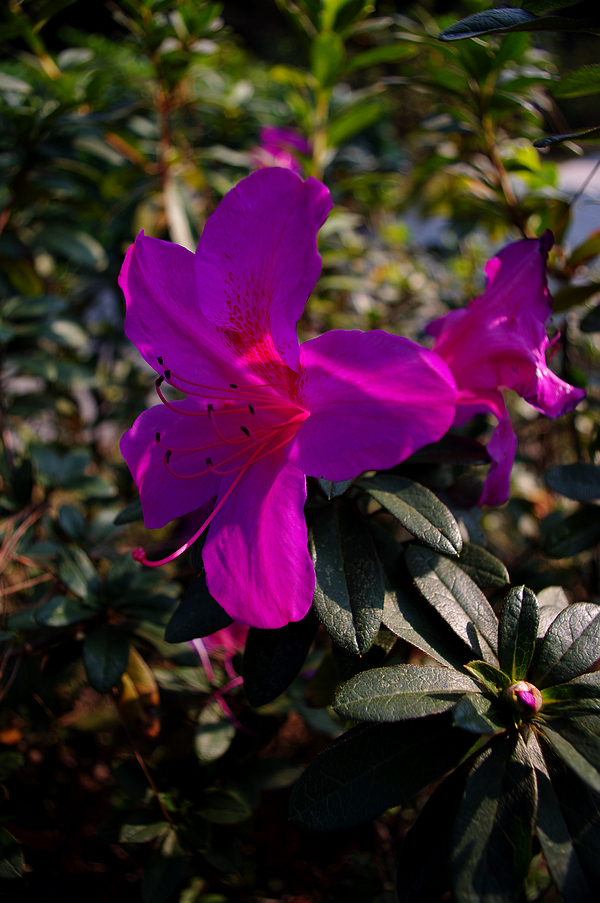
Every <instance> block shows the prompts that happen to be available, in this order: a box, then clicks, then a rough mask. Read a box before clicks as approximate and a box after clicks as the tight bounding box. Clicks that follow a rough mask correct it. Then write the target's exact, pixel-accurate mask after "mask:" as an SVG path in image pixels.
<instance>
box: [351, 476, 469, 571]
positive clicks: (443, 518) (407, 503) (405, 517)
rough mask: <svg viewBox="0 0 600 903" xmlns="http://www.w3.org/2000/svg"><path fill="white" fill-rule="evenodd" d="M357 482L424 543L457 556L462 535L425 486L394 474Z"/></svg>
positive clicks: (445, 509)
mask: <svg viewBox="0 0 600 903" xmlns="http://www.w3.org/2000/svg"><path fill="white" fill-rule="evenodd" d="M358 485H359V486H360V487H361V488H362V489H366V491H367V492H368V493H369V495H370V496H371V497H372V498H374V499H375V501H377V502H379V504H380V505H382V507H384V508H385V509H386V510H387V511H389V512H390V514H393V515H394V517H395V518H397V519H398V520H399V521H400V523H401V524H402V526H404V527H405V528H406V529H407V530H408V532H409V533H412V535H413V536H414V537H415V538H416V539H419V540H420V541H421V542H423V543H425V545H427V546H429V547H430V548H432V549H435V550H436V551H438V552H442V553H443V554H447V555H458V554H459V552H460V550H461V549H462V537H461V535H460V530H459V527H458V524H457V523H456V521H455V519H454V517H453V516H452V514H451V513H450V511H449V510H448V509H447V508H446V506H445V505H443V504H442V502H440V500H439V499H438V497H437V496H436V495H434V494H433V492H431V491H430V490H429V489H426V488H425V486H421V485H420V484H419V483H415V482H414V481H413V480H407V479H406V478H404V477H399V476H395V475H394V474H376V475H375V476H374V477H370V478H369V479H366V480H360V482H359V483H358Z"/></svg>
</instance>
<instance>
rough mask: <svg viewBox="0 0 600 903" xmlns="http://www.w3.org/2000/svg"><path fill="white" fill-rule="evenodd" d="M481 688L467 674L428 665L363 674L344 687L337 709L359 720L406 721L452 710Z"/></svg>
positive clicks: (335, 706) (334, 705) (379, 669)
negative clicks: (459, 701) (469, 694)
mask: <svg viewBox="0 0 600 903" xmlns="http://www.w3.org/2000/svg"><path fill="white" fill-rule="evenodd" d="M478 689H479V688H478V685H477V684H476V683H475V681H474V680H472V679H471V678H470V677H468V676H467V675H466V674H460V673H459V672H458V671H451V670H449V669H448V668H437V667H434V666H426V665H423V666H421V665H391V666H389V667H387V668H375V669H373V670H372V671H363V673H362V674H357V675H356V677H353V678H352V679H351V680H349V681H347V682H346V683H345V684H342V686H341V687H340V689H339V690H338V692H337V694H336V697H335V699H334V701H333V708H334V709H335V711H336V712H337V713H338V715H342V716H343V717H344V718H352V719H354V720H356V721H404V720H406V719H409V718H421V717H422V716H423V715H435V714H437V713H439V712H445V711H446V710H447V709H451V708H452V707H453V706H454V705H455V704H456V703H457V702H458V700H459V699H460V698H461V697H462V696H464V694H465V693H475V692H477V691H478Z"/></svg>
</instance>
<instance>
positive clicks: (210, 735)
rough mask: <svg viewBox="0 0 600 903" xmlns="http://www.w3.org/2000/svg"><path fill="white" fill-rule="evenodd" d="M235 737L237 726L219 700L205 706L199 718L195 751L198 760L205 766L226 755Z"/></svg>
mask: <svg viewBox="0 0 600 903" xmlns="http://www.w3.org/2000/svg"><path fill="white" fill-rule="evenodd" d="M234 737H235V724H233V722H232V721H231V719H230V718H229V717H228V716H227V715H226V714H225V712H224V711H223V709H222V708H221V706H220V705H219V701H218V699H213V701H212V702H209V703H208V705H206V706H204V708H203V709H202V711H201V712H200V715H199V717H198V726H197V727H196V735H195V737H194V749H195V751H196V755H197V756H198V760H199V761H200V762H201V763H202V764H203V765H205V764H206V763H207V762H214V761H215V760H216V759H220V758H221V756H222V755H224V754H225V753H226V752H227V750H228V749H229V747H230V746H231V741H232V740H233V738H234Z"/></svg>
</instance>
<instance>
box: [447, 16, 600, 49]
mask: <svg viewBox="0 0 600 903" xmlns="http://www.w3.org/2000/svg"><path fill="white" fill-rule="evenodd" d="M506 31H575V32H582V33H586V34H588V33H589V34H600V23H599V20H598V19H597V18H596V17H591V18H587V19H566V18H564V17H563V16H544V17H542V18H539V17H538V16H534V15H533V13H530V12H527V10H524V9H518V8H514V9H490V10H486V11H485V12H482V13H475V14H474V15H472V16H467V18H466V19H461V21H460V22H456V23H455V24H454V25H451V26H450V27H449V28H445V29H444V31H442V32H441V33H440V34H439V35H438V37H439V39H440V40H441V41H459V40H461V39H463V38H477V37H480V36H481V35H486V34H496V33H497V32H506Z"/></svg>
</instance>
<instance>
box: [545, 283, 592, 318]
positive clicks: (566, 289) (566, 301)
mask: <svg viewBox="0 0 600 903" xmlns="http://www.w3.org/2000/svg"><path fill="white" fill-rule="evenodd" d="M598 292H600V282H588V283H587V284H586V285H564V286H562V287H561V288H559V289H558V291H556V292H554V303H553V305H552V309H553V310H555V311H557V312H559V311H563V310H569V309H570V308H571V307H578V306H579V305H580V304H583V303H584V302H585V301H587V300H588V298H591V297H592V295H596V294H597V293H598Z"/></svg>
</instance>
